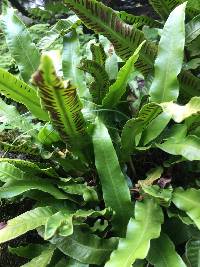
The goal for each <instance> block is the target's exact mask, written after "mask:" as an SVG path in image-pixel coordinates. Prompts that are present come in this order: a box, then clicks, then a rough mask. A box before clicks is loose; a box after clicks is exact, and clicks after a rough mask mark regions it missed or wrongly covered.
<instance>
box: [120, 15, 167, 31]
mask: <svg viewBox="0 0 200 267" xmlns="http://www.w3.org/2000/svg"><path fill="white" fill-rule="evenodd" d="M118 15H119V17H120V18H121V19H122V20H123V21H124V22H126V23H128V24H130V25H134V26H136V27H137V28H140V27H142V26H145V25H146V26H149V27H152V28H157V27H158V28H159V27H160V26H161V25H162V24H161V23H160V22H159V21H157V20H154V19H152V18H150V17H147V16H134V15H132V14H128V13H126V12H125V11H121V12H119V14H118Z"/></svg>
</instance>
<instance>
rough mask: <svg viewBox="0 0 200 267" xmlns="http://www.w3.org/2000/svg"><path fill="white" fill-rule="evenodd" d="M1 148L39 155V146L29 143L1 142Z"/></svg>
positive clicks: (7, 150) (5, 150) (6, 150)
mask: <svg viewBox="0 0 200 267" xmlns="http://www.w3.org/2000/svg"><path fill="white" fill-rule="evenodd" d="M0 149H1V150H2V151H4V152H5V154H6V153H7V152H13V153H23V154H27V155H38V153H39V151H38V149H37V147H33V146H31V144H29V143H23V144H20V145H12V144H10V143H6V142H0Z"/></svg>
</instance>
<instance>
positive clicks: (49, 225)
mask: <svg viewBox="0 0 200 267" xmlns="http://www.w3.org/2000/svg"><path fill="white" fill-rule="evenodd" d="M107 213H110V211H109V209H104V210H101V211H95V210H83V209H82V210H77V211H76V212H71V211H69V212H67V211H66V210H63V211H59V212H57V213H55V214H53V215H52V216H51V217H49V219H48V220H47V222H46V225H45V232H44V239H50V238H52V237H53V236H54V235H55V234H56V233H57V234H58V235H60V236H70V235H72V234H73V223H74V222H76V219H77V218H79V219H80V218H82V219H84V220H85V219H86V218H87V217H89V216H91V217H92V218H94V217H98V216H106V214H107Z"/></svg>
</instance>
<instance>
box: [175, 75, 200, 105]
mask: <svg viewBox="0 0 200 267" xmlns="http://www.w3.org/2000/svg"><path fill="white" fill-rule="evenodd" d="M179 82H180V85H181V89H182V90H181V92H180V93H181V94H180V98H181V97H183V99H184V98H186V99H187V97H188V99H187V100H188V101H189V100H190V97H192V96H200V90H199V89H198V88H200V79H199V78H197V77H196V76H194V75H193V74H192V73H191V72H189V71H182V72H181V73H180V74H179ZM187 100H186V101H187Z"/></svg>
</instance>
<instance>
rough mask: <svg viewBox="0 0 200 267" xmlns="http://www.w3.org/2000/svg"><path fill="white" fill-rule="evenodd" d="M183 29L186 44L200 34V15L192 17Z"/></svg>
mask: <svg viewBox="0 0 200 267" xmlns="http://www.w3.org/2000/svg"><path fill="white" fill-rule="evenodd" d="M185 30H186V36H185V41H186V44H189V43H191V42H192V41H193V40H194V39H196V38H197V37H198V36H199V35H200V15H198V16H196V17H194V18H193V19H192V20H191V21H190V22H188V23H187V24H186V27H185Z"/></svg>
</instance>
